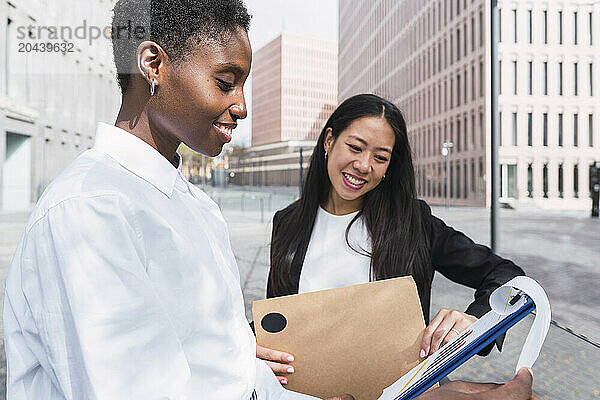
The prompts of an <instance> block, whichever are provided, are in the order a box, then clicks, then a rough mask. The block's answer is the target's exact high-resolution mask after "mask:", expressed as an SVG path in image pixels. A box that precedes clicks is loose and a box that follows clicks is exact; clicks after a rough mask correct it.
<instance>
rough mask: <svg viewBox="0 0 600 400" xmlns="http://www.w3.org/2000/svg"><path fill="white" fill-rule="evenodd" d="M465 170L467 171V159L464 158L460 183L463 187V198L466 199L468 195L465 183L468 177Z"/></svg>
mask: <svg viewBox="0 0 600 400" xmlns="http://www.w3.org/2000/svg"><path fill="white" fill-rule="evenodd" d="M467 172H468V171H467V160H465V162H464V164H463V181H462V183H463V186H462V187H463V199H466V198H467V196H468V191H467V189H468V188H467V186H468V185H467V183H468V182H469V181H468V179H469V178H468V174H467Z"/></svg>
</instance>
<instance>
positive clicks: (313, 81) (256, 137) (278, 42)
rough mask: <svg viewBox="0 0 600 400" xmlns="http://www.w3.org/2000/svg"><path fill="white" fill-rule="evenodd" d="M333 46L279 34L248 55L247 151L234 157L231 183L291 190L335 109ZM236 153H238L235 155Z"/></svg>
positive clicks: (335, 67)
mask: <svg viewBox="0 0 600 400" xmlns="http://www.w3.org/2000/svg"><path fill="white" fill-rule="evenodd" d="M337 83H338V80H337V43H336V42H332V41H327V40H322V39H314V38H309V37H304V36H299V35H295V34H290V33H283V34H281V35H280V36H278V37H277V38H275V39H274V40H272V41H271V42H269V43H268V44H266V45H265V46H264V47H262V48H260V49H259V50H257V51H256V52H255V53H254V56H253V65H252V147H250V148H248V149H244V150H243V154H244V157H237V156H236V157H234V159H235V160H236V162H235V163H233V164H231V165H230V167H231V168H233V172H234V178H232V179H230V181H231V182H233V183H237V184H245V185H255V184H257V183H258V182H260V184H267V185H297V184H298V179H299V175H300V165H301V164H300V149H302V151H303V152H304V153H303V155H302V157H303V164H304V163H308V160H309V157H308V156H307V154H308V155H310V152H311V151H312V147H314V144H315V140H316V139H317V138H318V136H319V134H320V133H321V130H322V128H323V126H324V125H325V122H326V121H327V119H328V118H329V116H330V115H331V113H332V112H333V110H334V109H335V107H336V104H337ZM238 153H239V152H238Z"/></svg>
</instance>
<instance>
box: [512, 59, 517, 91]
mask: <svg viewBox="0 0 600 400" xmlns="http://www.w3.org/2000/svg"><path fill="white" fill-rule="evenodd" d="M512 64H513V94H517V62H516V61H513V62H512Z"/></svg>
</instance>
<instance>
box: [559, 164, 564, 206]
mask: <svg viewBox="0 0 600 400" xmlns="http://www.w3.org/2000/svg"><path fill="white" fill-rule="evenodd" d="M563 178H564V176H563V165H562V164H559V166H558V197H560V198H561V199H562V198H563V189H564V186H563V185H564V181H563Z"/></svg>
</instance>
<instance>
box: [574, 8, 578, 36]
mask: <svg viewBox="0 0 600 400" xmlns="http://www.w3.org/2000/svg"><path fill="white" fill-rule="evenodd" d="M577 41H578V40H577V11H575V12H574V13H573V44H578V43H577Z"/></svg>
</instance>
